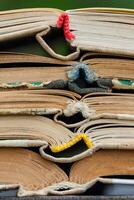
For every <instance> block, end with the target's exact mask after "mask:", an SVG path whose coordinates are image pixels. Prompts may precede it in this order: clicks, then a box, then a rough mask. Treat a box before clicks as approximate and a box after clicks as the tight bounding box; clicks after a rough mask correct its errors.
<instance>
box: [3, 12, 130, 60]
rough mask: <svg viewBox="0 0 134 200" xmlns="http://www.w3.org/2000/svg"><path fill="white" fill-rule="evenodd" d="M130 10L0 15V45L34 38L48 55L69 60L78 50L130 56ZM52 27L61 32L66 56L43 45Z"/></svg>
mask: <svg viewBox="0 0 134 200" xmlns="http://www.w3.org/2000/svg"><path fill="white" fill-rule="evenodd" d="M133 20H134V11H133V10H127V9H112V8H85V9H76V10H67V11H65V12H64V11H61V10H58V9H50V8H36V9H35V8H32V9H20V10H11V11H2V12H0V42H3V41H9V40H14V39H17V38H21V37H28V36H32V35H33V36H36V39H37V41H38V42H39V43H40V45H41V46H42V47H43V48H44V49H45V51H47V52H48V53H49V54H50V55H51V56H53V57H55V58H58V59H62V60H72V59H75V58H77V57H78V56H79V54H80V51H81V50H83V51H92V52H103V53H111V54H118V55H128V56H134V28H133ZM52 28H59V29H63V31H64V35H65V38H66V39H67V41H68V42H69V43H70V46H71V47H73V48H75V50H74V52H73V53H71V54H70V55H68V56H63V55H59V54H57V53H56V52H54V50H52V49H51V47H50V46H49V45H48V44H47V43H46V42H45V35H46V34H48V33H49V31H51V30H52Z"/></svg>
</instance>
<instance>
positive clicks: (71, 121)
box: [0, 8, 134, 196]
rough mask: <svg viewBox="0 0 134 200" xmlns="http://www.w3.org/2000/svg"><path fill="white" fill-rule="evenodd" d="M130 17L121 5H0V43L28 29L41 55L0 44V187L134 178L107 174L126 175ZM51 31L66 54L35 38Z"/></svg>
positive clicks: (132, 57) (133, 109) (131, 168)
mask: <svg viewBox="0 0 134 200" xmlns="http://www.w3.org/2000/svg"><path fill="white" fill-rule="evenodd" d="M133 21H134V10H125V9H124V10H123V9H106V8H91V9H89V8H86V9H78V10H69V11H65V12H63V11H61V10H57V9H47V8H46V9H22V10H12V11H4V12H0V42H1V44H4V43H5V44H8V41H12V42H14V41H15V40H18V39H19V38H21V37H23V38H27V37H33V36H35V37H36V39H37V41H38V43H39V44H40V45H41V47H42V48H43V49H44V50H45V51H47V52H48V53H49V54H50V56H51V57H50V58H48V57H43V56H39V55H32V54H24V53H21V52H20V53H15V52H4V51H1V52H0V189H9V188H17V189H18V193H17V195H18V196H28V195H50V194H52V195H63V194H64V195H65V194H82V193H84V192H85V191H87V190H88V189H89V188H91V187H92V186H93V185H94V184H95V183H96V182H97V181H100V182H103V183H115V182H116V183H127V184H134V181H133V180H129V179H127V180H126V179H120V178H119V177H118V176H117V175H134V159H133V156H134V24H133ZM53 29H62V31H63V34H64V37H65V39H66V40H67V42H69V44H70V46H71V47H72V49H73V51H74V52H72V53H71V54H69V55H67V56H63V55H59V54H57V53H56V52H55V51H54V50H53V49H52V48H51V47H50V46H49V44H48V43H46V42H45V35H47V34H49V32H50V31H53ZM58 163H66V164H65V166H66V167H63V168H62V167H61V165H59V164H58ZM67 163H71V165H70V164H67ZM63 166H64V165H63ZM70 166H71V167H70ZM65 168H68V169H67V170H66V169H65ZM66 171H68V173H67V172H66ZM115 175H116V178H114V176H115Z"/></svg>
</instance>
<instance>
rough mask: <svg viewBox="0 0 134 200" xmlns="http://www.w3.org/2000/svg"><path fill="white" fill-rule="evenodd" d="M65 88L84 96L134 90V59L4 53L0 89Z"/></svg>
mask: <svg viewBox="0 0 134 200" xmlns="http://www.w3.org/2000/svg"><path fill="white" fill-rule="evenodd" d="M12 89H14V90H16V89H23V90H24V89H63V90H68V91H73V92H75V93H78V94H80V95H85V94H88V93H93V92H114V91H115V90H116V91H120V90H123V91H124V92H125V91H127V90H131V91H133V90H134V60H133V59H132V58H128V57H121V56H111V55H109V54H97V53H94V54H93V53H88V54H84V55H83V56H82V57H81V59H80V61H61V60H58V59H52V58H47V57H43V56H37V55H31V54H22V53H13V52H12V53H11V52H10V53H7V52H0V90H12Z"/></svg>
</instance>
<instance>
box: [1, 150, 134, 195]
mask: <svg viewBox="0 0 134 200" xmlns="http://www.w3.org/2000/svg"><path fill="white" fill-rule="evenodd" d="M14 160H15V162H14ZM100 163H101V164H100ZM133 164H134V161H133V151H131V152H130V151H117V150H116V151H113V150H109V151H107V152H106V151H104V150H103V151H100V152H98V153H96V155H95V156H94V157H87V158H84V159H83V160H81V161H78V162H76V163H74V164H73V165H72V167H71V169H70V173H69V176H67V174H66V173H65V172H64V171H63V170H62V169H61V168H60V167H59V166H57V165H56V164H55V163H52V162H50V161H48V160H45V159H43V158H41V157H40V156H39V155H38V154H37V153H35V152H32V151H30V150H26V149H22V148H13V149H11V148H1V151H0V169H1V170H0V180H1V185H0V189H1V190H10V189H16V190H17V196H19V197H22V196H34V195H70V194H77V195H78V194H80V193H84V192H86V191H87V190H88V189H90V188H91V187H92V186H93V185H94V184H95V183H96V182H97V181H99V182H102V183H110V184H113V183H124V184H125V183H126V184H132V182H133V181H132V180H129V179H127V180H122V179H118V178H114V177H107V176H110V175H114V176H115V175H133V173H134V169H133ZM11 169H12V170H11ZM94 169H96V170H94Z"/></svg>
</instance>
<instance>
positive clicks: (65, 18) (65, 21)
mask: <svg viewBox="0 0 134 200" xmlns="http://www.w3.org/2000/svg"><path fill="white" fill-rule="evenodd" d="M57 28H63V31H64V35H65V38H66V39H67V40H73V39H75V35H74V34H73V33H71V32H70V25H69V15H68V14H67V13H62V14H61V15H60V16H59V18H58V20H57Z"/></svg>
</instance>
